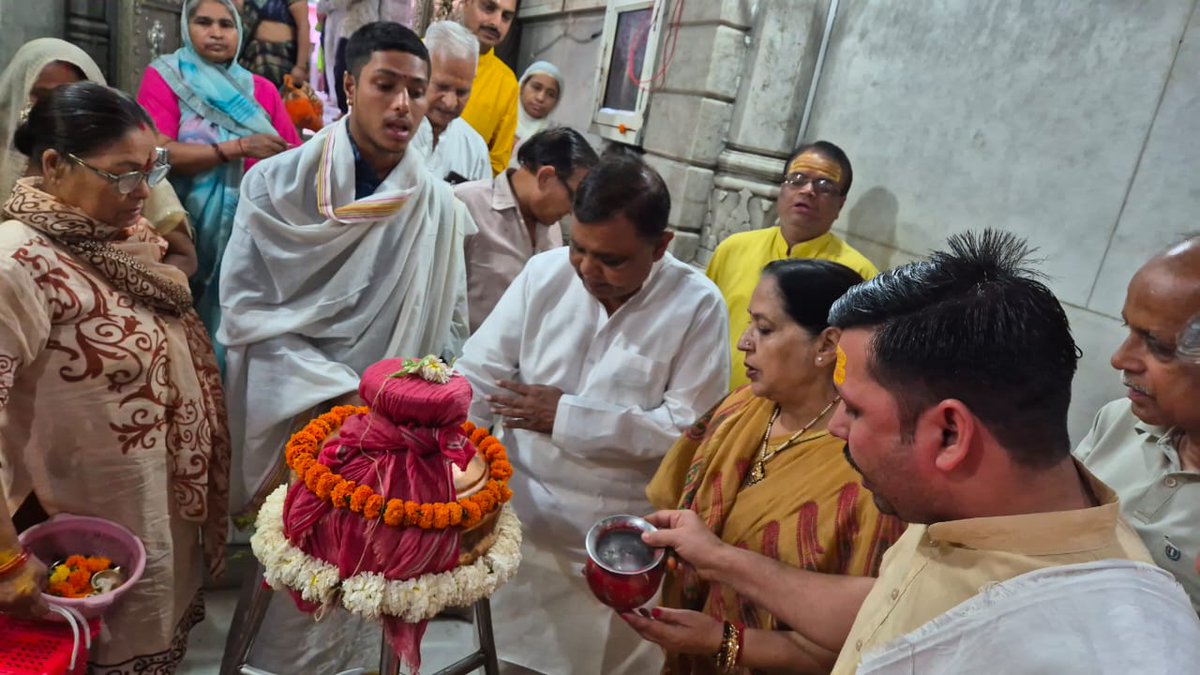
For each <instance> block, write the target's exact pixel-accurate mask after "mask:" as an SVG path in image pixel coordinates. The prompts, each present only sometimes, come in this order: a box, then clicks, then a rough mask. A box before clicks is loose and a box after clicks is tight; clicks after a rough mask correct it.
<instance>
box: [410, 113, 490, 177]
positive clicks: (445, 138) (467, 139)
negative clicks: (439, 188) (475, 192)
mask: <svg viewBox="0 0 1200 675" xmlns="http://www.w3.org/2000/svg"><path fill="white" fill-rule="evenodd" d="M412 147H413V148H414V149H416V150H417V151H419V152H420V153H421V155H422V157H423V158H424V159H425V166H426V167H427V168H428V169H429V173H431V174H433V175H434V176H436V177H438V178H441V179H442V180H449V181H450V182H452V183H453V182H462V183H465V182H469V181H477V180H487V179H489V178H491V177H492V165H491V162H490V161H489V160H488V147H487V143H484V142H483V136H480V135H479V132H477V131H475V129H473V128H471V125H470V124H467V123H466V122H464V121H463V120H462V118H461V117H459V118H455V119H454V121H452V122H450V124H449V125H448V126H447V127H446V129H445V130H444V131H442V133H441V134H440V135H439V136H438V137H437V138H436V139H435V138H434V136H433V127H432V126H431V125H430V124H429V120H425V121H424V122H422V123H421V128H420V129H418V130H417V136H416V138H414V139H413V142H412ZM452 173H453V174H457V176H458V177H457V178H454V177H453V176H451V174H452ZM464 179H465V180H464Z"/></svg>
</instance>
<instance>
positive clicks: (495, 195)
mask: <svg viewBox="0 0 1200 675" xmlns="http://www.w3.org/2000/svg"><path fill="white" fill-rule="evenodd" d="M513 171H514V170H513V169H509V170H507V171H501V172H500V175H499V176H496V177H495V178H494V179H493V180H492V210H493V211H506V210H508V209H517V211H518V212H519V211H520V209H519V208H517V195H516V194H514V193H513V189H512V183H510V182H509V181H510V179H511V176H512V174H513Z"/></svg>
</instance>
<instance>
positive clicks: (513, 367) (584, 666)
mask: <svg viewBox="0 0 1200 675" xmlns="http://www.w3.org/2000/svg"><path fill="white" fill-rule="evenodd" d="M726 320H727V319H726V316H725V304H724V302H723V301H722V300H721V295H720V292H719V291H718V290H717V288H716V286H714V285H713V284H712V282H710V281H709V280H708V279H706V278H705V277H704V275H703V274H701V273H700V272H699V271H697V270H695V269H693V268H692V267H690V266H689V265H686V264H684V263H682V262H679V261H678V260H676V259H675V258H673V257H672V256H671V255H670V254H667V255H666V256H664V257H663V259H662V260H660V261H659V262H657V263H655V265H654V268H653V270H652V271H651V273H650V277H649V278H648V279H647V280H646V283H645V285H644V286H643V287H642V290H641V291H639V292H638V294H637V295H635V296H634V297H633V298H631V299H630V300H629V301H628V302H626V303H625V305H623V306H622V307H621V308H620V309H618V310H617V311H616V312H614V313H613V315H612V316H611V317H610V316H608V314H607V312H606V311H605V309H604V307H603V306H602V305H601V304H600V302H599V301H597V300H596V299H595V298H594V297H592V296H591V295H590V294H589V293H588V292H587V290H586V289H585V288H584V286H583V283H582V282H581V281H580V280H579V278H578V276H576V274H575V270H574V269H573V268H572V267H571V264H570V260H569V257H568V250H567V249H566V248H558V249H554V250H552V251H548V252H545V253H541V254H539V255H536V256H534V257H533V258H531V259H530V260H529V262H528V264H527V265H526V266H525V269H524V270H523V271H522V272H521V274H520V275H518V276H517V278H516V280H515V281H513V283H512V285H511V286H509V288H508V291H507V292H505V294H504V296H503V297H502V298H501V299H500V302H499V304H497V305H496V308H495V310H493V312H492V313H491V315H490V316H489V317H488V318H487V320H486V321H484V323H483V325H482V326H481V327H480V328H479V330H478V331H477V332H476V333H475V334H474V335H473V336H472V337H471V339H470V340H468V341H467V344H466V346H465V347H464V348H463V356H462V358H461V359H459V361H458V363H457V364H456V368H457V369H458V370H459V371H460V372H461V373H462V374H463V375H465V376H466V377H467V379H468V380H470V382H471V385H472V387H474V390H475V398H474V402H473V404H472V408H471V417H472V419H473V420H474V421H475V422H477V423H480V424H487V425H490V424H491V423H492V422H493V419H492V415H491V413H490V410H489V406H488V404H487V402H486V401H485V400H484V397H485V396H487V395H489V394H497V393H501V390H499V389H498V388H497V387H496V386H495V382H496V381H497V380H500V379H511V380H514V381H517V382H523V383H526V384H542V385H549V386H555V387H558V388H560V389H562V390H563V391H564V392H566V394H565V395H564V396H563V397H562V399H561V400H560V402H559V406H558V411H557V418H556V420H555V424H554V432H553V434H552V435H551V436H547V435H545V434H540V433H534V432H530V431H524V430H509V429H505V430H504V431H503V432H502V436H501V440H502V442H503V443H504V444H505V445H506V446H507V447H508V449H509V455H510V459H511V460H512V463H513V468H514V475H513V477H512V479H511V482H510V485H511V487H512V490H513V504H514V505H515V507H516V510H517V514H518V515H519V516H520V517H521V521H522V523H523V524H524V529H525V541H524V544H523V545H522V555H523V560H522V563H521V569H520V571H519V572H518V573H517V577H516V579H514V580H513V581H511V582H509V584H508V585H506V586H505V587H504V588H502V589H501V590H500V592H499V593H497V594H496V596H495V597H494V598H493V599H492V611H493V613H494V618H495V620H494V623H495V632H496V643H497V646H498V648H499V650H500V655H501V658H502V659H504V660H505V661H508V662H511V663H517V664H520V665H522V666H524V667H526V668H532V669H534V670H537V671H539V672H543V673H572V674H575V675H588V674H595V675H618V674H620V673H630V674H634V673H637V674H639V675H640V674H642V673H654V672H658V669H659V668H660V667H661V664H662V656H661V654H660V652H659V650H658V648H657V647H656V646H654V645H653V644H651V643H648V642H645V641H644V640H642V639H641V638H640V637H638V636H637V634H635V633H634V632H633V631H632V630H631V629H630V628H629V627H628V626H627V625H625V623H624V622H623V621H622V620H621V619H620V618H619V617H618V616H617V615H616V613H615V612H613V611H612V610H611V609H609V608H607V607H605V606H603V605H601V604H600V603H599V602H598V601H597V600H596V599H595V598H594V597H592V595H591V594H590V593H589V592H588V590H587V585H586V584H585V583H584V581H583V578H582V576H581V574H582V569H583V564H584V561H585V559H586V553H585V551H584V536H585V535H586V533H587V530H588V528H590V527H591V525H592V524H593V523H594V522H595V521H597V520H599V519H600V518H602V517H605V516H609V515H614V514H621V513H632V514H637V515H644V514H646V513H648V512H649V511H650V510H651V507H650V503H649V502H648V501H647V500H646V496H645V489H646V484H647V483H648V482H649V481H650V478H651V477H652V476H653V474H654V472H655V470H656V469H657V468H658V464H659V462H660V461H661V460H662V457H663V456H664V455H665V454H666V452H667V450H668V449H669V448H670V447H671V445H672V444H673V443H674V442H675V440H676V439H677V438H678V437H679V434H680V433H681V432H682V431H683V430H684V429H685V428H686V427H688V426H689V425H691V424H692V423H693V422H694V421H695V419H696V418H697V417H698V416H700V415H701V414H703V413H704V411H706V410H707V409H709V408H710V407H711V406H712V405H713V404H715V403H716V402H717V401H718V400H720V399H721V397H722V396H723V395H724V393H725V383H726V380H725V379H724V378H726V377H727V376H728V374H729V359H728V349H727V348H726V345H727V339H726V330H727V328H726V326H727V324H726Z"/></svg>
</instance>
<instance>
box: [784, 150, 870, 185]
mask: <svg viewBox="0 0 1200 675" xmlns="http://www.w3.org/2000/svg"><path fill="white" fill-rule="evenodd" d="M809 151H812V152H815V153H817V154H818V155H821V156H822V157H825V158H827V159H832V160H833V161H835V162H837V163H838V166H840V167H842V196H843V197H845V196H846V195H848V194H850V184H851V183H853V182H854V167H852V166H850V158H849V157H847V156H846V152H845V151H844V150H842V149H841V148H839V147H838V146H836V145H834V144H833V143H830V142H829V141H814V142H812V143H805V144H803V145H801V146H800V147H798V148H796V149H795V150H793V151H792V154H791V156H789V157H788V161H787V164H785V165H784V168H783V173H784V178H787V167H788V165H790V164H791V163H792V162H794V161H796V158H797V157H799V156H800V155H803V154H804V153H806V152H809Z"/></svg>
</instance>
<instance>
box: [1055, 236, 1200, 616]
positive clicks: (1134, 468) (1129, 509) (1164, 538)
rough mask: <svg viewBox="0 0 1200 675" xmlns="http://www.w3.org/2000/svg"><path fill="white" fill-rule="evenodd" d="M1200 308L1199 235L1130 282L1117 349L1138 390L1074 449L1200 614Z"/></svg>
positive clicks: (1104, 411) (1102, 416)
mask: <svg viewBox="0 0 1200 675" xmlns="http://www.w3.org/2000/svg"><path fill="white" fill-rule="evenodd" d="M1198 314H1200V236H1194V237H1191V238H1189V239H1186V240H1184V241H1182V242H1180V243H1178V244H1176V245H1174V246H1172V247H1170V248H1168V249H1167V250H1166V251H1163V252H1162V253H1160V254H1158V255H1157V256H1155V257H1154V258H1152V259H1151V260H1150V261H1149V262H1147V263H1146V264H1145V265H1143V266H1142V268H1141V269H1140V270H1138V272H1137V274H1135V275H1134V276H1133V280H1131V281H1130V282H1129V289H1128V291H1127V292H1126V294H1125V306H1124V308H1123V309H1122V310H1121V316H1122V318H1124V319H1125V323H1126V324H1127V325H1128V326H1129V336H1128V337H1126V338H1125V341H1124V342H1122V343H1121V346H1120V347H1118V348H1117V351H1116V353H1114V354H1113V355H1112V366H1113V368H1116V369H1117V370H1119V371H1121V382H1122V383H1123V384H1124V385H1125V387H1126V388H1127V389H1128V391H1129V394H1128V396H1126V397H1125V398H1123V399H1120V400H1117V401H1113V402H1111V403H1109V404H1108V405H1106V406H1104V407H1103V408H1101V409H1100V413H1099V414H1098V415H1097V416H1096V421H1095V423H1094V424H1093V425H1092V430H1091V432H1090V433H1089V434H1088V436H1087V438H1085V439H1083V442H1082V443H1080V444H1079V447H1077V448H1076V449H1075V456H1076V457H1077V458H1078V459H1079V460H1080V461H1082V462H1083V463H1084V465H1085V466H1087V468H1088V469H1089V470H1090V471H1091V472H1092V473H1093V474H1095V475H1096V476H1097V477H1098V478H1100V479H1101V480H1103V481H1104V482H1105V483H1106V484H1108V485H1109V487H1111V488H1112V489H1113V490H1115V491H1116V493H1117V495H1118V496H1119V497H1120V499H1121V512H1122V513H1123V514H1124V516H1125V518H1126V520H1128V521H1129V523H1130V524H1131V525H1133V527H1134V529H1136V530H1137V532H1138V534H1139V535H1141V537H1142V541H1143V542H1145V544H1146V548H1148V549H1149V550H1150V554H1151V555H1152V556H1153V557H1154V561H1155V562H1156V563H1158V565H1159V566H1161V567H1162V568H1164V569H1166V570H1167V571H1169V572H1171V573H1172V574H1174V575H1175V578H1176V579H1177V580H1178V581H1179V583H1180V584H1182V585H1183V587H1184V589H1185V590H1186V591H1187V593H1188V595H1189V596H1190V597H1191V600H1192V606H1193V607H1195V608H1196V609H1197V612H1200V364H1198V363H1196V362H1195V361H1194V360H1189V359H1186V358H1182V357H1181V356H1180V355H1179V354H1178V353H1177V347H1178V344H1177V343H1178V337H1179V335H1180V333H1182V332H1183V329H1184V327H1185V326H1186V325H1187V324H1188V322H1189V321H1190V320H1191V319H1192V317H1195V316H1197V315H1198Z"/></svg>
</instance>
